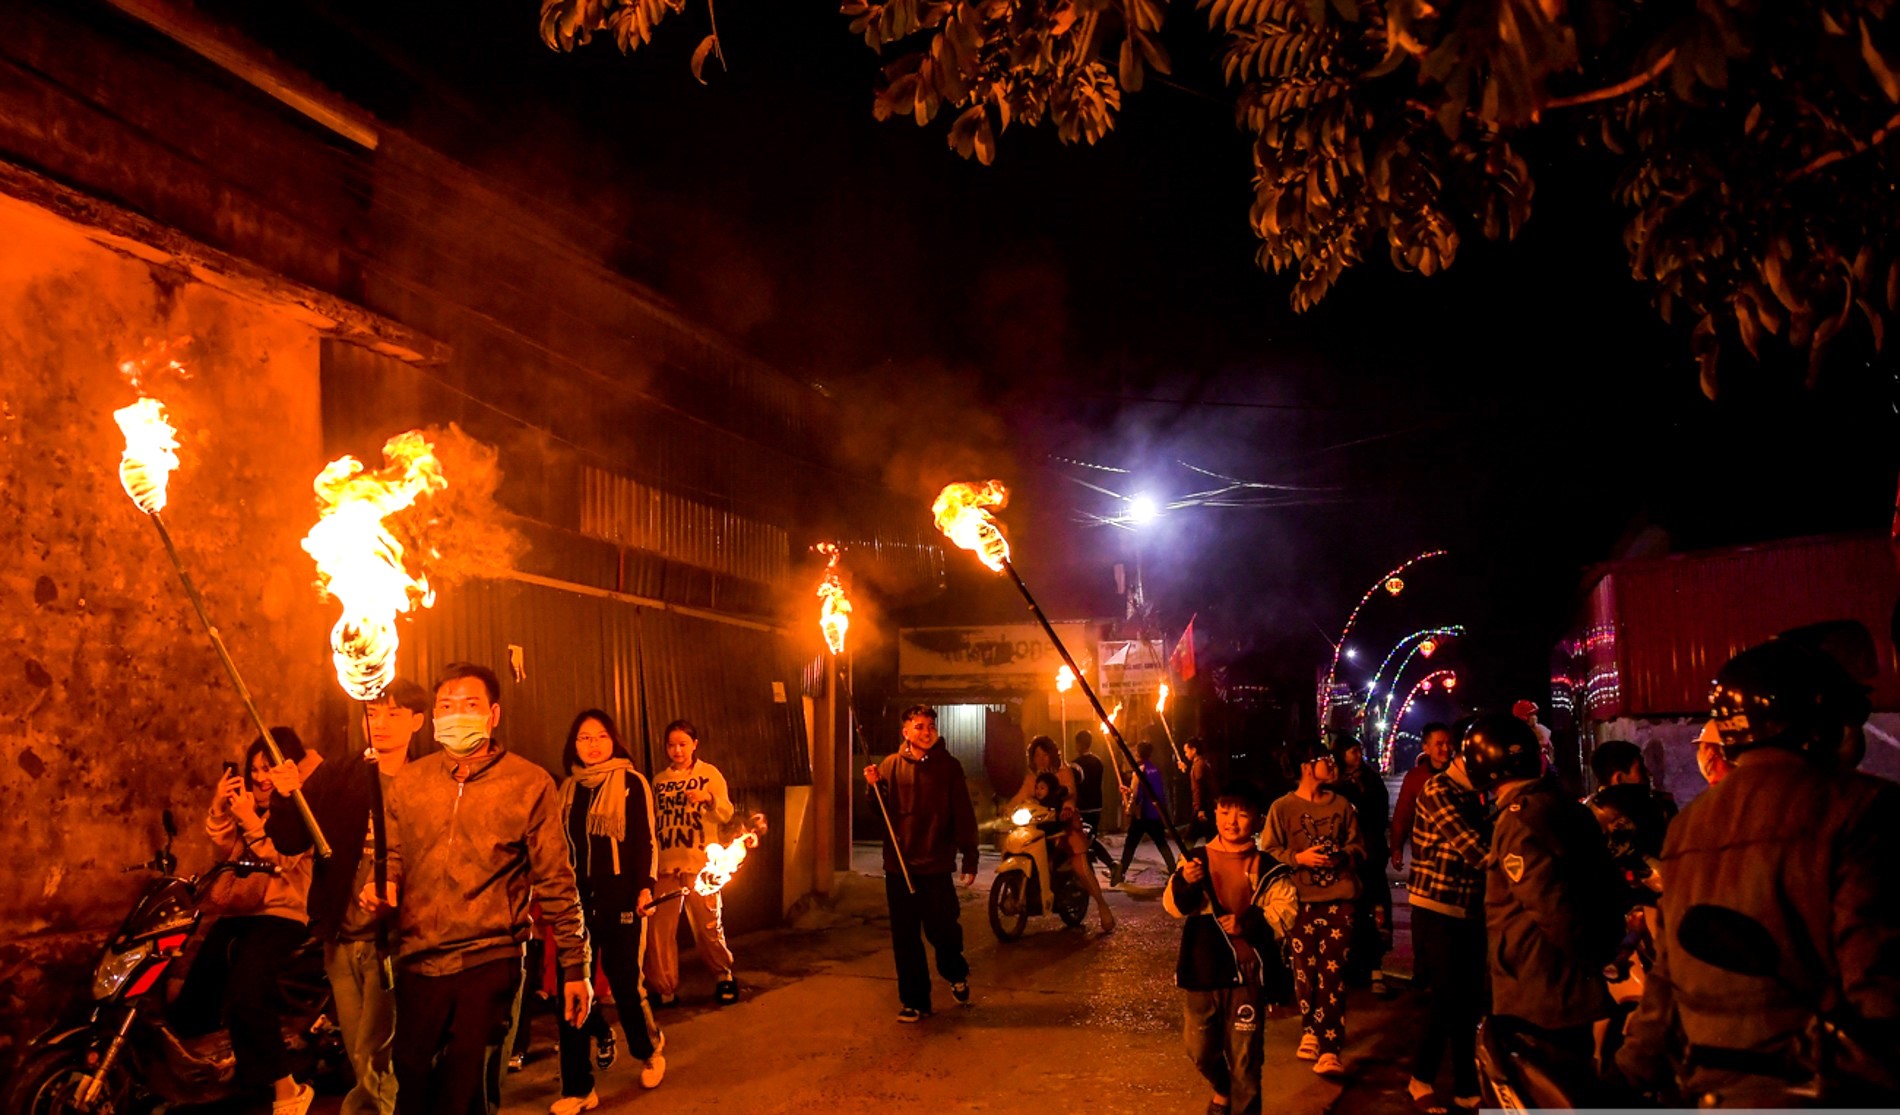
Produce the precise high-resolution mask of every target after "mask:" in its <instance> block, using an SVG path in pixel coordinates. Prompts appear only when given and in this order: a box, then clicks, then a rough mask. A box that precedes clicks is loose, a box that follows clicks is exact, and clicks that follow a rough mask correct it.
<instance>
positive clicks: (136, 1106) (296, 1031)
mask: <svg viewBox="0 0 1900 1115" xmlns="http://www.w3.org/2000/svg"><path fill="white" fill-rule="evenodd" d="M162 820H163V825H164V829H165V844H164V847H162V848H160V849H159V850H158V851H157V852H155V853H154V854H153V856H152V858H151V860H149V861H148V862H145V863H137V864H133V865H131V866H129V867H126V868H125V869H124V870H125V871H127V872H131V871H150V872H152V873H153V875H154V877H153V878H152V879H150V880H148V881H147V882H146V884H145V887H144V889H143V890H142V891H141V892H140V894H139V897H138V900H137V901H136V902H135V903H134V904H133V906H132V912H131V913H129V914H127V915H126V918H125V921H124V922H123V923H122V924H121V925H120V926H119V929H118V931H117V932H115V933H114V934H113V935H112V937H111V939H110V940H108V941H107V942H106V946H105V950H104V952H103V953H102V955H101V956H100V958H99V962H98V964H97V965H95V966H94V968H93V977H92V988H91V995H90V1001H88V1002H85V1003H81V1004H77V1005H76V1006H75V1008H74V1009H72V1010H70V1011H69V1012H68V1014H67V1015H66V1017H64V1018H62V1019H61V1020H60V1021H59V1022H57V1023H55V1024H54V1025H53V1026H51V1027H50V1028H48V1029H47V1030H45V1031H44V1032H42V1033H41V1034H39V1035H38V1036H37V1037H35V1038H34V1039H33V1040H32V1041H31V1042H30V1043H29V1044H28V1045H27V1047H26V1050H25V1052H24V1054H23V1055H22V1057H21V1060H20V1065H19V1068H18V1069H17V1070H16V1071H15V1072H14V1073H13V1076H12V1077H11V1078H10V1079H9V1080H8V1081H7V1084H6V1087H5V1089H4V1091H0V1111H4V1112H6V1113H7V1115H123V1113H126V1112H137V1111H144V1110H149V1109H151V1108H153V1107H155V1106H158V1105H161V1104H163V1105H170V1104H179V1103H192V1104H197V1103H211V1102H214V1101H217V1100H220V1099H225V1098H227V1097H229V1096H231V1095H233V1094H235V1093H236V1091H237V1081H236V1063H235V1060H234V1059H233V1057H232V1053H231V1040H230V1035H229V1034H228V1033H227V1032H226V1031H225V1030H223V1029H222V1028H220V1029H218V1030H215V1031H213V1032H211V1033H207V1034H202V1035H197V1036H192V1037H185V1036H183V1035H181V1034H180V1032H179V1030H178V1028H177V1023H176V1020H174V1019H172V1018H171V1017H169V1011H168V1003H167V988H168V985H169V984H172V983H175V982H178V980H177V977H178V975H179V973H178V971H176V970H174V969H179V968H183V967H185V965H182V964H179V963H178V962H179V961H180V960H181V959H182V958H184V957H185V956H186V953H187V952H188V950H189V946H190V945H191V943H192V941H193V940H194V939H195V938H197V936H198V931H199V929H200V928H201V927H203V926H204V925H205V923H206V922H207V920H208V919H207V917H206V914H207V911H206V910H205V908H204V900H205V898H206V896H207V895H208V894H209V893H210V890H211V884H212V883H213V882H214V881H216V879H217V878H218V877H219V876H221V875H223V874H225V873H227V872H228V873H231V874H234V875H236V876H238V877H240V878H242V877H245V876H248V875H253V874H272V873H274V872H275V871H276V869H275V868H274V867H272V866H270V865H269V864H265V863H257V862H252V861H245V860H232V861H226V862H224V863H220V864H218V865H216V866H215V867H213V868H212V869H211V870H209V871H207V872H205V873H204V874H203V875H200V876H197V877H194V878H181V877H180V876H179V875H178V874H177V870H178V858H177V857H176V856H175V855H173V854H172V839H173V838H174V837H176V836H177V835H178V829H177V824H176V823H175V822H174V821H173V819H172V814H171V810H169V809H168V810H166V811H165V813H164V815H163V818H162ZM168 976H170V977H173V978H171V979H168V978H167V977H168ZM277 992H278V996H279V1002H278V1009H279V1012H280V1014H279V1016H280V1017H281V1018H282V1019H283V1025H284V1037H285V1045H286V1047H287V1049H288V1050H289V1052H290V1056H291V1065H292V1069H293V1071H294V1072H295V1074H296V1075H297V1076H298V1078H299V1079H309V1078H310V1077H311V1076H313V1075H315V1074H316V1072H317V1070H318V1068H319V1067H321V1068H323V1069H324V1070H325V1071H329V1070H330V1069H332V1068H334V1067H335V1066H338V1065H340V1064H347V1059H346V1058H345V1056H344V1052H343V1047H342V1039H341V1036H340V1034H339V1032H338V1030H337V1028H336V1026H335V1024H334V1023H333V1022H332V1021H331V1019H330V1017H329V1015H328V1014H327V1013H326V1012H327V1011H328V1010H329V1007H330V985H329V981H328V979H326V978H325V976H324V973H323V954H322V948H321V946H320V945H319V944H317V943H316V942H314V941H306V942H305V943H304V945H303V946H302V947H301V948H300V949H299V950H298V951H297V953H295V954H294V955H293V956H292V958H291V961H290V963H289V964H288V965H287V966H286V969H285V973H284V976H283V978H282V980H280V982H279V985H278V988H277Z"/></svg>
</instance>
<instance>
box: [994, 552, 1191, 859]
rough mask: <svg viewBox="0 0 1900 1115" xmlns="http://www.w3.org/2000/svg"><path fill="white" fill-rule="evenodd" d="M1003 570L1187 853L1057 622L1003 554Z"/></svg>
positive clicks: (1173, 837)
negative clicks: (1052, 621) (1071, 651)
mask: <svg viewBox="0 0 1900 1115" xmlns="http://www.w3.org/2000/svg"><path fill="white" fill-rule="evenodd" d="M1003 572H1005V573H1008V574H1009V579H1010V580H1012V581H1014V582H1016V591H1018V592H1020V593H1022V594H1023V600H1024V601H1025V602H1027V603H1028V605H1029V612H1030V614H1031V615H1033V616H1035V617H1036V622H1037V623H1039V624H1041V625H1042V630H1043V632H1044V633H1045V634H1047V635H1048V636H1049V641H1050V642H1051V643H1053V644H1055V648H1056V653H1057V654H1059V655H1061V656H1062V661H1063V662H1064V663H1066V664H1067V665H1068V667H1069V672H1071V673H1073V674H1074V675H1075V681H1076V684H1077V685H1080V686H1081V687H1082V695H1083V696H1085V697H1087V698H1088V699H1089V705H1090V706H1091V707H1093V708H1094V709H1095V715H1097V716H1099V717H1101V718H1102V723H1103V724H1105V725H1107V726H1108V738H1109V741H1110V742H1112V743H1113V744H1114V745H1115V746H1116V748H1118V749H1119V750H1120V751H1121V754H1122V758H1124V759H1127V760H1128V767H1129V770H1130V772H1131V773H1133V774H1134V776H1135V781H1136V783H1137V784H1138V785H1139V786H1141V787H1142V788H1144V789H1146V790H1147V791H1148V796H1149V797H1150V798H1151V799H1153V801H1154V803H1155V806H1156V809H1155V811H1156V812H1157V813H1160V814H1161V824H1162V826H1163V827H1164V828H1166V829H1167V830H1168V838H1169V839H1171V840H1173V841H1174V844H1175V847H1177V848H1179V849H1180V850H1181V855H1182V856H1184V857H1185V856H1186V855H1187V854H1188V845H1187V841H1186V840H1183V839H1182V838H1181V831H1180V830H1179V829H1177V828H1175V827H1174V822H1173V821H1172V820H1170V819H1169V817H1168V813H1167V810H1165V809H1161V808H1160V805H1161V803H1162V802H1163V801H1165V800H1167V799H1165V798H1163V797H1162V796H1161V793H1160V788H1159V787H1158V786H1156V785H1155V784H1154V783H1153V782H1152V781H1151V780H1150V779H1149V777H1148V776H1147V775H1146V774H1143V773H1142V770H1141V763H1140V762H1138V761H1137V760H1136V759H1135V753H1134V752H1133V751H1131V750H1129V747H1128V741H1127V740H1124V739H1123V738H1122V733H1121V729H1120V728H1118V727H1116V726H1115V722H1114V721H1112V720H1110V719H1109V718H1108V710H1106V709H1104V708H1103V707H1102V699H1101V698H1100V697H1097V696H1096V695H1095V688H1094V687H1093V686H1091V685H1090V684H1089V679H1088V677H1087V675H1085V674H1083V673H1082V669H1081V667H1079V666H1077V665H1076V664H1075V658H1074V656H1073V655H1071V654H1070V653H1069V648H1068V647H1066V646H1064V645H1063V644H1062V637H1061V636H1059V635H1057V634H1056V628H1055V625H1054V624H1052V623H1050V622H1049V617H1048V616H1045V615H1043V614H1042V605H1040V604H1038V603H1036V598H1035V596H1033V595H1031V594H1030V591H1029V586H1028V585H1026V584H1024V583H1023V578H1022V574H1020V573H1018V572H1016V565H1015V563H1014V562H1012V561H1010V560H1009V559H1008V558H1004V559H1003Z"/></svg>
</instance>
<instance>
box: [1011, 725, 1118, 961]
mask: <svg viewBox="0 0 1900 1115" xmlns="http://www.w3.org/2000/svg"><path fill="white" fill-rule="evenodd" d="M1044 775H1048V776H1049V777H1051V778H1053V779H1054V780H1055V782H1056V784H1057V786H1058V787H1059V788H1060V789H1061V791H1062V801H1061V803H1060V804H1059V805H1057V806H1054V807H1053V808H1056V809H1058V810H1059V814H1058V815H1059V816H1060V817H1061V818H1062V820H1063V821H1065V822H1067V828H1066V829H1065V830H1064V831H1063V832H1062V833H1061V835H1060V836H1059V837H1056V838H1054V839H1052V840H1051V841H1050V842H1049V853H1050V866H1051V867H1054V866H1056V864H1057V862H1058V861H1060V860H1066V861H1067V863H1068V868H1069V873H1070V874H1072V875H1074V876H1075V881H1076V882H1077V883H1079V884H1081V887H1082V890H1083V891H1084V892H1085V893H1087V894H1088V896H1089V897H1090V898H1093V899H1094V900H1095V910H1096V914H1097V916H1098V917H1099V918H1100V919H1101V925H1102V932H1104V933H1111V932H1113V931H1114V929H1115V912H1114V911H1113V910H1110V909H1109V908H1108V899H1107V898H1106V897H1105V896H1104V895H1103V894H1102V884H1101V882H1100V881H1099V880H1097V879H1096V878H1095V871H1094V869H1093V868H1091V867H1090V866H1089V830H1088V826H1087V825H1084V824H1083V823H1082V814H1081V812H1080V811H1079V810H1077V809H1076V808H1075V806H1074V802H1075V800H1076V798H1077V796H1078V791H1079V788H1080V780H1079V779H1077V778H1076V775H1075V768H1074V766H1072V765H1071V764H1069V763H1065V762H1063V761H1062V752H1061V751H1060V750H1059V749H1057V747H1056V741H1055V740H1052V739H1050V738H1049V737H1048V736H1037V737H1036V738H1035V739H1032V740H1030V741H1029V774H1028V777H1026V778H1024V779H1023V788H1022V789H1021V790H1019V791H1017V793H1016V798H1015V801H1014V802H1013V803H1012V804H1011V808H1012V809H1013V808H1015V806H1016V805H1019V804H1022V803H1024V802H1027V801H1031V800H1036V794H1035V790H1036V783H1037V780H1039V779H1040V778H1042V776H1044Z"/></svg>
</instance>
